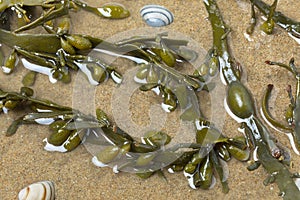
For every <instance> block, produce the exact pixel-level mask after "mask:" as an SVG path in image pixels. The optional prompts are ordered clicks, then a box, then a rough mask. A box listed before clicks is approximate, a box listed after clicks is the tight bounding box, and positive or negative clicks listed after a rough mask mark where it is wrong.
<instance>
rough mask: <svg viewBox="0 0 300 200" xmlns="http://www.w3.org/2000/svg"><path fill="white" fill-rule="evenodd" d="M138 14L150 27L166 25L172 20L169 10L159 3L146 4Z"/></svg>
mask: <svg viewBox="0 0 300 200" xmlns="http://www.w3.org/2000/svg"><path fill="white" fill-rule="evenodd" d="M140 14H141V16H142V18H143V20H144V21H145V22H146V23H147V24H148V25H149V26H152V27H160V26H166V25H169V24H171V23H172V22H173V20H174V16H173V14H172V13H171V11H169V10H168V9H167V8H165V7H163V6H159V5H146V6H144V7H143V8H142V9H141V10H140Z"/></svg>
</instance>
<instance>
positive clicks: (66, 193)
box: [0, 0, 300, 200]
mask: <svg viewBox="0 0 300 200" xmlns="http://www.w3.org/2000/svg"><path fill="white" fill-rule="evenodd" d="M87 2H90V3H91V5H95V6H96V5H102V4H103V3H106V2H105V1H96V2H95V1H91V0H89V1H87ZM118 2H119V3H121V4H123V5H125V6H126V7H127V8H129V10H130V11H131V16H130V17H129V18H127V19H124V20H113V21H111V20H107V19H102V18H99V17H97V16H94V15H93V14H90V13H87V12H84V11H80V12H78V13H76V14H75V13H73V14H72V20H73V29H72V31H73V33H79V34H89V35H92V36H96V37H100V38H103V39H106V38H110V37H112V36H114V35H116V34H118V33H121V32H124V31H127V30H133V29H140V28H145V27H147V26H146V25H145V23H144V22H143V21H142V19H141V17H140V15H139V9H140V8H141V7H142V6H144V5H146V4H161V5H163V6H166V7H167V8H169V9H170V10H171V11H172V12H173V14H174V16H175V20H174V23H172V24H171V25H170V26H168V27H167V28H166V29H165V30H170V31H172V32H177V33H180V34H183V35H186V36H188V37H190V38H192V39H193V40H194V41H197V45H199V46H201V47H202V48H203V49H205V50H209V48H210V47H211V44H212V34H211V27H210V23H209V22H208V20H207V19H206V17H207V13H206V10H205V7H204V5H203V3H202V1H194V0H190V1H178V0H176V1H164V2H163V3H159V1H158V0H151V1H150V0H145V1H132V0H119V1H118ZM271 2H272V1H268V3H271ZM218 3H219V7H220V9H221V11H222V13H223V17H224V19H225V21H226V23H227V24H228V25H229V26H230V27H231V29H232V31H231V33H230V44H231V47H232V51H233V54H234V56H235V58H236V59H237V60H238V61H239V62H240V63H241V64H242V66H243V71H244V73H243V75H244V77H246V78H245V79H244V81H247V83H246V84H247V86H248V88H249V89H250V91H251V92H252V94H253V96H254V97H255V99H256V103H257V105H258V106H259V104H260V103H259V102H260V100H261V97H262V95H263V91H264V90H265V87H266V86H267V84H269V83H273V84H274V86H275V91H274V93H273V96H272V99H271V103H270V107H271V112H272V114H273V115H274V116H275V117H276V118H277V119H280V120H282V121H283V120H284V118H283V116H284V111H285V109H286V107H287V105H288V101H289V100H288V97H287V94H286V91H285V88H286V86H287V85H288V84H291V85H292V86H293V87H294V86H295V84H296V81H295V79H294V77H293V76H292V74H290V73H288V72H287V71H286V70H284V69H281V68H279V67H276V66H272V67H270V66H267V65H265V64H264V61H265V60H274V61H281V62H285V63H287V62H288V61H289V59H290V58H291V57H294V58H295V62H296V64H297V63H300V49H299V44H297V43H296V42H295V41H294V40H293V39H292V38H290V37H289V36H288V35H287V33H286V32H284V31H283V30H281V29H279V28H278V27H276V29H275V33H274V34H273V35H271V36H265V35H263V34H262V33H261V31H260V30H259V28H258V27H256V30H255V32H254V34H253V36H252V39H253V41H251V42H250V41H248V40H247V39H246V38H245V37H244V32H245V30H246V28H247V26H248V24H249V16H250V5H249V4H248V3H247V2H246V1H243V0H237V1H235V0H229V1H218ZM299 6H300V2H299V1H296V0H292V1H288V0H281V1H279V4H278V10H280V11H282V12H283V13H286V14H287V15H288V16H290V17H293V18H295V19H298V20H300V13H299V12H298V10H297V7H299ZM259 23H261V20H259ZM123 70H124V69H123ZM25 73H26V70H25V69H24V68H22V67H21V66H19V67H18V68H17V70H16V71H15V72H14V73H13V74H12V75H4V74H3V73H0V80H1V81H0V88H1V89H3V90H7V91H8V90H9V91H18V90H19V88H20V87H21V86H22V83H21V80H22V77H23V76H24V75H25ZM74 77H75V74H74ZM73 88H74V82H72V83H71V84H62V83H56V84H51V83H50V82H49V81H48V78H47V77H46V76H43V75H39V76H38V78H37V81H36V83H35V85H34V87H33V89H34V90H35V95H36V97H39V98H46V99H50V100H52V101H55V102H57V103H60V104H62V105H66V106H72V105H73V103H74V102H73V101H74V97H73V93H74V91H73ZM116 89H117V87H116V86H115V84H114V83H113V82H112V81H111V80H110V81H108V82H107V83H105V84H103V85H101V86H99V88H97V95H96V98H97V99H96V100H95V101H96V106H97V107H100V108H102V109H103V110H105V111H106V112H108V113H109V115H110V116H112V115H113V114H112V108H113V107H114V105H113V104H111V101H112V95H113V91H114V90H116ZM140 95H144V96H142V98H141V100H143V97H146V98H147V100H148V101H150V102H151V100H154V101H155V102H156V103H159V100H157V98H155V96H151V95H150V94H149V95H145V94H142V93H140ZM77 98H78V97H77ZM99 99H100V100H99ZM87 103H89V102H87ZM131 103H132V104H131V107H132V110H134V116H135V119H134V120H136V121H137V123H139V124H143V123H144V118H145V119H149V116H148V115H145V113H147V112H145V110H147V109H148V107H149V104H150V103H149V104H143V103H142V104H141V101H135V100H132V102H131ZM144 105H147V106H148V107H147V108H145V107H144ZM139 116H141V117H142V118H141V119H139ZM17 117H18V116H17V115H16V113H13V112H9V113H8V114H7V115H5V114H1V115H0V127H1V129H0V130H1V134H0V143H1V145H0V160H1V161H0V199H1V200H11V199H16V198H17V194H18V192H19V190H21V189H22V188H23V187H25V186H26V185H28V184H30V183H33V182H37V181H41V180H51V181H53V182H54V183H55V187H56V199H58V200H69V199H241V200H242V199H245V200H246V199H281V198H280V197H278V192H279V191H278V188H277V186H276V185H275V184H270V185H268V186H264V185H263V180H264V179H265V178H266V175H267V174H266V173H265V171H264V169H263V168H259V169H258V170H255V171H253V172H249V171H247V169H246V167H247V163H242V162H238V161H236V160H234V159H232V160H231V161H230V162H229V163H228V169H229V179H228V183H229V187H230V191H229V193H228V194H223V193H222V188H221V184H220V181H217V183H216V185H215V187H214V188H213V189H210V190H201V189H199V190H193V189H191V188H190V187H189V186H188V182H187V180H186V178H185V177H184V176H183V174H182V173H176V174H169V173H167V172H166V173H165V175H166V178H167V182H166V181H165V180H164V179H162V178H161V177H159V176H157V175H154V176H152V177H151V178H149V179H146V180H143V179H140V178H139V177H137V176H135V175H133V174H130V173H119V174H114V173H113V171H112V169H111V168H98V167H96V166H94V165H93V164H92V162H91V158H92V155H91V154H90V153H89V151H87V149H86V148H85V146H83V145H81V146H79V147H78V148H77V149H75V150H74V151H72V152H70V153H52V152H47V151H45V150H44V149H43V146H44V145H43V143H42V140H43V139H44V138H45V137H47V136H48V135H49V133H50V132H49V130H48V128H47V127H45V126H40V125H24V126H21V127H20V128H19V130H18V132H17V133H16V134H15V135H13V136H11V137H6V136H5V132H6V128H7V127H8V126H9V124H10V123H11V122H12V121H13V119H16V118H17ZM143 117H144V118H143ZM212 120H213V119H212ZM172 123H175V122H172ZM172 123H170V126H172ZM237 127H238V125H237V123H236V122H235V121H233V120H232V119H230V117H228V116H227V117H226V119H225V123H224V126H222V128H223V131H224V134H226V135H228V136H236V135H239V134H240V133H239V132H238V131H237ZM171 128H172V127H170V129H171ZM167 129H168V128H167ZM270 131H271V132H272V133H273V134H274V135H275V136H276V137H277V138H278V140H279V141H280V142H281V143H282V144H283V145H284V146H286V147H288V148H289V149H291V147H290V144H289V141H288V139H287V137H286V136H285V135H284V134H280V133H278V132H274V131H273V130H272V129H270ZM290 151H291V156H292V162H293V164H292V168H291V171H293V172H297V171H299V169H300V167H299V164H300V158H299V156H297V155H296V154H295V153H294V152H293V151H292V150H290Z"/></svg>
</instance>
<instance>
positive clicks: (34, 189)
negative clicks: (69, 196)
mask: <svg viewBox="0 0 300 200" xmlns="http://www.w3.org/2000/svg"><path fill="white" fill-rule="evenodd" d="M18 197H19V200H54V199H55V189H54V183H53V182H51V181H41V182H37V183H33V184H31V185H29V186H27V187H25V188H23V189H22V190H21V191H20V192H19V195H18Z"/></svg>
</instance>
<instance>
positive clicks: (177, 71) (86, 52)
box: [0, 0, 300, 200]
mask: <svg viewBox="0 0 300 200" xmlns="http://www.w3.org/2000/svg"><path fill="white" fill-rule="evenodd" d="M120 3H122V4H124V5H126V7H125V6H123V5H121V4H104V3H103V4H101V5H102V6H95V5H96V4H97V3H95V2H88V4H86V3H84V2H81V1H77V0H68V1H56V0H53V1H20V2H18V1H16V2H15V1H14V3H11V1H1V3H0V10H1V16H0V20H1V24H2V25H1V27H2V28H1V29H0V42H1V49H0V50H1V54H0V61H1V62H2V71H3V73H1V75H0V76H1V81H0V88H1V90H0V106H1V108H2V111H3V113H2V114H1V116H0V117H1V118H0V119H1V123H2V124H1V125H2V126H1V127H2V132H3V133H2V134H1V136H0V137H1V166H3V170H1V172H0V175H1V179H2V181H1V182H3V183H5V184H3V186H1V193H0V195H1V196H0V197H1V198H3V199H12V198H15V197H16V196H17V191H18V190H20V189H21V188H22V187H23V186H24V185H26V184H30V183H32V182H36V181H39V180H40V179H48V180H51V181H53V182H55V185H56V186H57V188H58V189H57V190H56V198H57V199H74V198H75V199H82V198H88V199H102V198H107V199H115V198H121V199H122V198H124V199H131V198H135V199H148V198H151V199H158V198H162V197H166V198H173V199H181V198H183V197H185V198H186V197H187V198H190V199H196V198H199V197H201V198H205V199H210V198H216V199H219V198H228V199H231V198H238V199H257V198H261V196H264V197H265V199H276V198H278V199H281V198H283V199H286V200H288V199H297V198H298V197H299V196H300V195H299V189H298V186H297V184H298V182H297V180H298V178H299V175H298V173H297V171H298V170H299V159H298V154H299V152H298V148H299V141H300V139H299V127H300V125H299V123H300V122H299V120H300V119H299V87H300V86H299V84H300V83H299V72H298V68H297V61H298V60H300V57H299V56H298V55H299V52H298V50H299V49H298V45H299V44H298V43H297V42H299V38H300V34H299V27H300V26H299V22H297V21H299V20H298V19H299V17H300V16H299V15H297V12H296V10H293V7H294V6H295V5H294V4H297V2H292V1H288V2H284V1H280V2H279V1H274V2H266V3H265V2H263V1H258V0H250V1H228V2H226V3H224V2H221V1H214V0H204V1H191V2H184V3H183V2H179V1H178V2H177V1H174V2H173V1H172V2H165V5H164V6H165V7H168V8H169V9H170V10H172V9H173V10H172V11H173V13H174V16H175V20H174V23H172V24H171V25H170V26H169V27H167V28H165V29H160V30H157V29H152V30H155V32H156V33H155V34H149V35H130V36H126V37H123V39H122V40H118V39H117V40H109V39H108V40H106V39H105V38H108V37H110V36H112V35H113V34H117V33H120V32H122V31H125V30H127V29H133V28H140V29H141V27H144V26H146V24H145V23H144V22H143V21H142V19H140V18H139V17H140V16H139V15H138V14H136V13H138V6H140V7H142V6H143V5H144V2H139V1H137V2H136V5H135V6H132V5H131V2H128V1H120ZM149 3H153V2H149ZM35 8H37V10H34V9H35ZM186 8H188V10H189V13H186V12H185V11H186ZM232 9H233V10H234V11H235V12H232ZM281 9H282V10H281ZM129 11H130V12H129ZM175 11H176V12H178V13H176V12H175ZM279 11H282V12H279ZM99 16H100V17H99ZM241 16H243V17H241ZM245 16H248V17H245ZM261 16H265V20H262V19H261V18H260V17H261ZM287 16H288V17H287ZM289 17H290V18H289ZM297 17H298V18H297ZM74 19H76V20H74ZM116 19H118V20H116ZM133 22H134V23H133ZM110 27H113V28H110ZM174 31H176V32H180V33H183V34H185V35H189V36H191V37H192V38H195V41H197V42H198V45H199V44H200V46H201V47H202V48H203V49H205V50H206V51H207V54H206V56H204V58H203V62H202V63H201V64H199V65H197V66H194V69H193V70H191V71H188V72H187V71H185V70H184V68H185V66H186V65H187V64H189V63H190V62H193V60H195V59H197V57H199V56H200V52H198V51H195V50H193V49H192V48H190V46H189V44H190V42H191V41H189V40H187V39H183V38H181V37H179V38H178V37H174V38H173V36H172V34H171V32H174ZM136 32H138V31H136ZM148 32H149V29H148ZM150 32H151V31H150ZM153 32H154V31H153ZM168 32H170V34H168ZM133 36H134V37H133ZM195 41H193V42H195ZM102 54H107V55H110V56H114V57H120V59H121V62H118V61H116V62H115V63H112V64H111V63H110V62H108V61H107V60H105V59H102V57H99V55H102ZM291 57H293V58H292V59H290V58H291ZM287 60H290V62H289V63H287V64H285V63H286V61H287ZM123 65H124V66H123ZM270 65H274V66H270ZM23 67H24V68H23ZM125 68H129V69H132V68H134V69H136V71H135V73H134V75H133V76H131V79H133V80H134V81H135V82H136V83H137V85H138V86H137V89H138V90H137V91H139V92H137V93H138V96H140V99H138V100H133V102H132V104H131V108H130V109H131V111H132V112H133V118H134V117H135V118H136V119H134V120H135V121H138V123H141V124H143V123H144V122H145V121H144V119H145V112H144V110H146V109H147V106H149V103H148V101H149V100H150V101H149V102H150V105H151V104H152V101H153V102H158V104H160V105H161V108H162V110H164V111H165V112H166V113H168V114H167V116H171V117H172V116H173V117H174V118H177V122H170V124H171V125H169V127H168V126H166V127H164V128H163V129H162V130H148V131H146V132H145V133H141V134H142V136H140V137H137V136H136V135H132V134H130V132H127V131H125V130H123V129H124V127H121V126H120V125H119V124H118V123H116V122H115V121H114V120H116V119H114V115H115V113H114V111H113V110H114V104H113V103H112V102H118V101H122V98H121V97H120V96H118V94H120V95H121V94H122V93H121V92H119V93H116V92H115V91H120V90H118V88H122V87H123V85H126V83H127V81H128V79H127V73H126V69H125ZM77 74H82V75H83V76H77ZM45 75H46V76H45ZM78 77H80V78H82V79H84V80H87V82H88V85H92V86H93V89H94V90H95V91H96V94H97V96H93V98H95V99H96V102H95V101H94V100H93V99H92V100H91V103H94V104H95V110H96V111H95V114H94V115H93V114H92V113H90V111H88V110H85V109H82V108H81V107H76V106H75V105H77V104H76V103H74V102H72V100H73V101H74V97H75V98H76V100H77V101H78V96H74V93H75V95H76V92H78V91H76V90H73V89H74V88H76V84H78V79H79V80H80V78H78ZM220 80H221V82H220ZM246 80H247V81H246ZM53 83H54V84H53ZM268 84H269V85H268ZM271 84H274V85H276V89H275V91H276V92H275V95H274V94H273V92H272V94H271V90H272V88H273V85H271ZM220 85H224V87H221V90H222V92H220V91H219V93H218V94H219V95H217V98H219V99H222V100H223V99H224V102H223V101H219V105H218V110H219V109H221V108H222V107H225V108H224V109H225V110H224V111H223V113H225V112H227V113H228V116H230V117H228V118H227V119H226V120H225V119H224V120H223V122H222V123H224V125H220V124H219V122H218V121H217V120H216V119H217V118H218V117H217V116H214V115H212V116H213V117H209V114H207V113H208V111H207V109H206V107H205V104H206V102H205V101H203V100H202V98H207V97H208V96H209V95H211V96H210V98H211V101H213V98H216V96H214V95H215V94H214V93H213V92H214V91H216V90H217V89H220ZM286 86H288V87H287V89H286V90H287V92H286V90H285V88H286ZM95 88H96V89H95ZM265 88H266V89H265ZM277 88H278V89H277ZM279 88H280V89H279ZM33 90H34V91H35V92H34V91H33ZM265 90H266V91H265ZM151 91H154V94H157V95H153V94H152V92H151ZM84 92H86V91H84V90H83V91H81V94H79V96H81V97H82V98H79V99H85V100H86V98H83V96H84V95H85V94H84ZM195 94H197V95H195ZM77 95H78V94H77ZM282 96H284V97H285V96H286V98H282ZM72 98H73V99H72ZM98 98H99V99H100V100H98ZM134 98H135V97H133V99H134ZM261 99H262V100H261ZM283 99H285V100H283ZM141 102H142V103H141ZM88 104H90V102H89V101H87V102H83V104H81V105H84V106H88ZM140 104H142V105H140ZM139 106H142V107H141V108H142V109H139V108H140V107H139ZM208 107H209V106H208ZM211 108H213V107H210V109H211ZM221 112H222V111H221ZM284 112H285V113H286V114H285V115H282V113H284ZM280 113H281V114H280ZM117 115H120V116H124V115H123V114H122V113H118V112H117ZM281 116H283V117H281ZM150 118H151V117H150ZM123 119H124V120H126V121H131V119H130V118H129V117H128V116H126V117H125V118H123ZM146 119H147V117H146ZM153 119H155V117H154V118H153ZM232 119H233V120H232ZM284 119H285V121H284ZM155 120H158V119H155ZM178 120H181V121H183V122H186V123H189V124H190V125H191V127H190V129H189V130H188V134H189V135H192V138H191V139H190V140H187V141H186V140H185V138H187V136H185V134H186V133H185V132H182V133H181V132H179V135H180V137H181V138H182V140H179V141H178V140H176V139H177V137H178V136H177V135H174V132H176V130H175V129H176V125H178V124H176V123H178ZM116 121H117V120H116ZM146 121H147V120H146ZM235 121H236V122H235ZM132 122H133V121H132ZM7 124H10V125H7ZM41 125H44V126H41ZM271 127H272V128H275V129H272V128H271ZM238 129H239V131H238ZM174 130H175V131H174ZM241 132H242V133H241ZM7 136H10V137H7ZM42 140H43V143H41V141H42ZM174 141H175V142H174ZM82 143H83V144H84V145H81V144H82ZM88 145H90V146H92V147H93V148H94V149H90V146H88ZM43 146H44V148H45V149H46V150H47V151H56V152H69V153H66V154H57V153H49V152H47V151H42V148H43ZM83 147H87V149H88V150H89V152H87V151H86V149H85V148H83ZM97 147H101V148H100V150H99V149H98V148H97ZM90 153H92V154H93V158H92V162H91V156H90ZM92 164H94V165H92ZM98 167H107V168H103V169H99V168H98ZM109 167H112V168H113V172H114V173H121V175H119V176H117V175H114V174H113V173H112V172H111V171H110V169H109ZM107 170H108V171H107ZM122 171H127V172H131V173H122ZM179 172H180V173H179ZM182 172H183V175H184V176H185V178H184V176H182ZM132 173H133V174H136V175H137V176H134V175H133V174H132ZM171 173H176V174H178V173H179V174H181V175H180V176H179V175H172V174H171ZM20 177H21V178H20ZM140 178H142V179H140ZM20 179H21V180H22V181H21V182H20V181H18V182H16V181H15V180H20ZM128 183H130V184H128ZM199 188H200V189H199ZM158 189H159V191H160V192H157V191H158ZM194 189H195V190H194ZM196 189H198V190H196ZM124 191H126V192H124ZM137 191H139V192H138V194H137ZM2 196H3V197H2Z"/></svg>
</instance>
